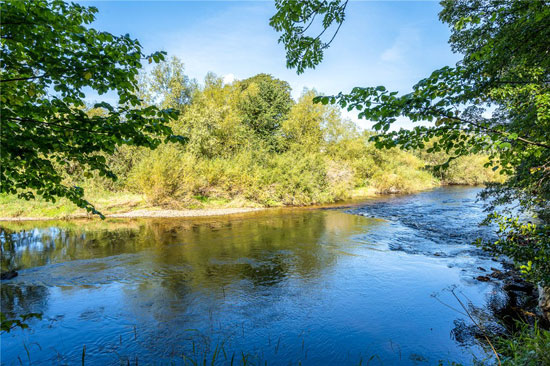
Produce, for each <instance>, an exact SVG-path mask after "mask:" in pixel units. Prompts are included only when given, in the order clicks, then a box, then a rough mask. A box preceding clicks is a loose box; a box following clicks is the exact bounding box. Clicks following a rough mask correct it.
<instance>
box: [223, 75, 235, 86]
mask: <svg viewBox="0 0 550 366" xmlns="http://www.w3.org/2000/svg"><path fill="white" fill-rule="evenodd" d="M222 79H223V83H224V84H231V83H232V82H233V81H235V75H233V74H226V75H224V76H223V77H222Z"/></svg>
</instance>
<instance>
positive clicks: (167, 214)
mask: <svg viewBox="0 0 550 366" xmlns="http://www.w3.org/2000/svg"><path fill="white" fill-rule="evenodd" d="M260 210H265V208H253V207H241V208H215V209H197V210H147V209H142V210H134V211H129V212H124V213H117V214H107V215H105V217H106V218H147V217H157V218H171V217H202V216H225V215H232V214H239V213H246V212H254V211H260ZM94 217H97V216H91V215H86V214H77V215H70V216H66V217H24V216H21V217H0V221H45V220H71V219H83V218H94Z"/></svg>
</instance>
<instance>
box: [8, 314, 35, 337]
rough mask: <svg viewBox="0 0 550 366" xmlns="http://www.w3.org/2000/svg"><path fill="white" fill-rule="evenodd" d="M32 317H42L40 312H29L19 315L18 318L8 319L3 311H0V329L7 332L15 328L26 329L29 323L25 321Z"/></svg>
mask: <svg viewBox="0 0 550 366" xmlns="http://www.w3.org/2000/svg"><path fill="white" fill-rule="evenodd" d="M32 318H37V319H42V314H40V313H29V314H25V315H21V316H20V317H19V319H17V318H15V319H8V318H7V317H6V315H5V314H4V313H1V312H0V321H1V326H0V331H1V332H7V333H9V332H10V331H12V330H13V329H15V328H21V329H27V328H28V327H29V325H28V324H27V323H25V322H26V321H27V320H29V319H32Z"/></svg>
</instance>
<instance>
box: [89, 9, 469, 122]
mask: <svg viewBox="0 0 550 366" xmlns="http://www.w3.org/2000/svg"><path fill="white" fill-rule="evenodd" d="M80 3H82V4H84V5H93V6H95V7H97V8H98V9H99V13H98V14H97V19H96V21H95V23H94V24H93V27H95V28H97V29H99V30H104V31H109V32H111V33H114V34H125V33H129V34H130V35H131V36H132V37H133V38H137V39H139V40H140V42H141V44H142V46H143V47H144V49H145V52H146V53H150V52H153V51H158V50H163V51H166V52H167V53H168V55H169V56H177V57H178V58H180V59H181V60H182V61H183V62H184V63H185V66H186V73H187V74H188V75H189V76H190V77H192V78H196V79H197V80H199V81H202V79H203V78H204V76H205V75H206V73H207V72H209V71H212V72H214V73H216V74H217V75H219V76H226V78H228V79H229V80H230V79H231V78H232V77H235V78H236V79H244V78H247V77H250V76H253V75H255V74H258V73H261V72H264V73H269V74H272V75H273V76H275V77H277V78H280V79H283V80H286V81H288V82H289V83H290V85H291V86H292V88H293V96H294V97H295V98H296V97H299V95H300V94H301V93H302V90H303V89H304V88H315V89H316V90H317V91H319V92H321V93H324V94H335V93H338V92H340V91H344V92H346V91H349V90H351V88H353V87H354V86H373V85H385V86H386V87H388V88H389V89H392V90H398V91H400V92H407V91H409V90H410V88H411V87H412V85H413V84H414V83H415V82H416V81H418V80H419V79H421V78H423V77H425V76H427V75H429V74H430V72H431V71H432V70H434V69H436V68H439V67H442V66H445V65H454V64H455V63H456V61H458V59H459V55H456V54H453V53H452V52H451V49H450V47H449V45H448V43H447V40H448V38H449V34H450V32H449V29H448V27H447V26H446V25H444V24H442V23H441V22H439V20H438V17H437V14H438V12H439V9H440V5H439V3H438V2H435V1H351V2H350V3H349V4H348V7H347V19H346V21H345V22H344V25H343V26H342V28H341V29H340V32H339V34H338V36H337V37H336V39H335V40H334V42H333V44H332V46H331V48H330V49H329V50H327V51H326V53H325V59H324V61H323V63H322V64H321V65H320V66H319V67H318V68H316V69H315V70H307V71H306V72H305V73H304V74H301V75H297V74H296V73H295V71H294V70H288V69H286V67H285V53H284V48H283V45H282V44H279V43H278V42H277V40H278V37H279V35H278V34H277V33H276V32H275V31H274V30H273V29H272V28H271V27H270V26H269V24H268V22H269V18H270V17H271V16H272V15H273V14H274V13H275V6H274V3H273V1H244V2H241V1H227V2H223V1H200V2H195V1H166V2H164V1H80ZM350 117H353V116H350ZM359 124H360V125H362V126H363V127H366V126H365V125H364V123H359ZM400 125H402V126H405V127H406V126H407V123H401V124H400Z"/></svg>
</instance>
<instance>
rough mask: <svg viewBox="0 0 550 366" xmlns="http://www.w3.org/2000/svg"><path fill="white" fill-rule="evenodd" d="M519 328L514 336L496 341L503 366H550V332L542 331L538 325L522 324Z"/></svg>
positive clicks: (503, 337)
mask: <svg viewBox="0 0 550 366" xmlns="http://www.w3.org/2000/svg"><path fill="white" fill-rule="evenodd" d="M518 328H519V329H518V330H517V331H516V332H515V333H514V334H512V335H510V336H501V337H498V338H497V339H496V340H495V347H496V349H497V352H498V353H499V354H500V355H501V361H502V365H503V366H539V365H550V331H549V330H545V329H542V328H541V327H540V326H539V324H538V323H535V324H534V325H529V324H526V323H522V324H519V327H518Z"/></svg>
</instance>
